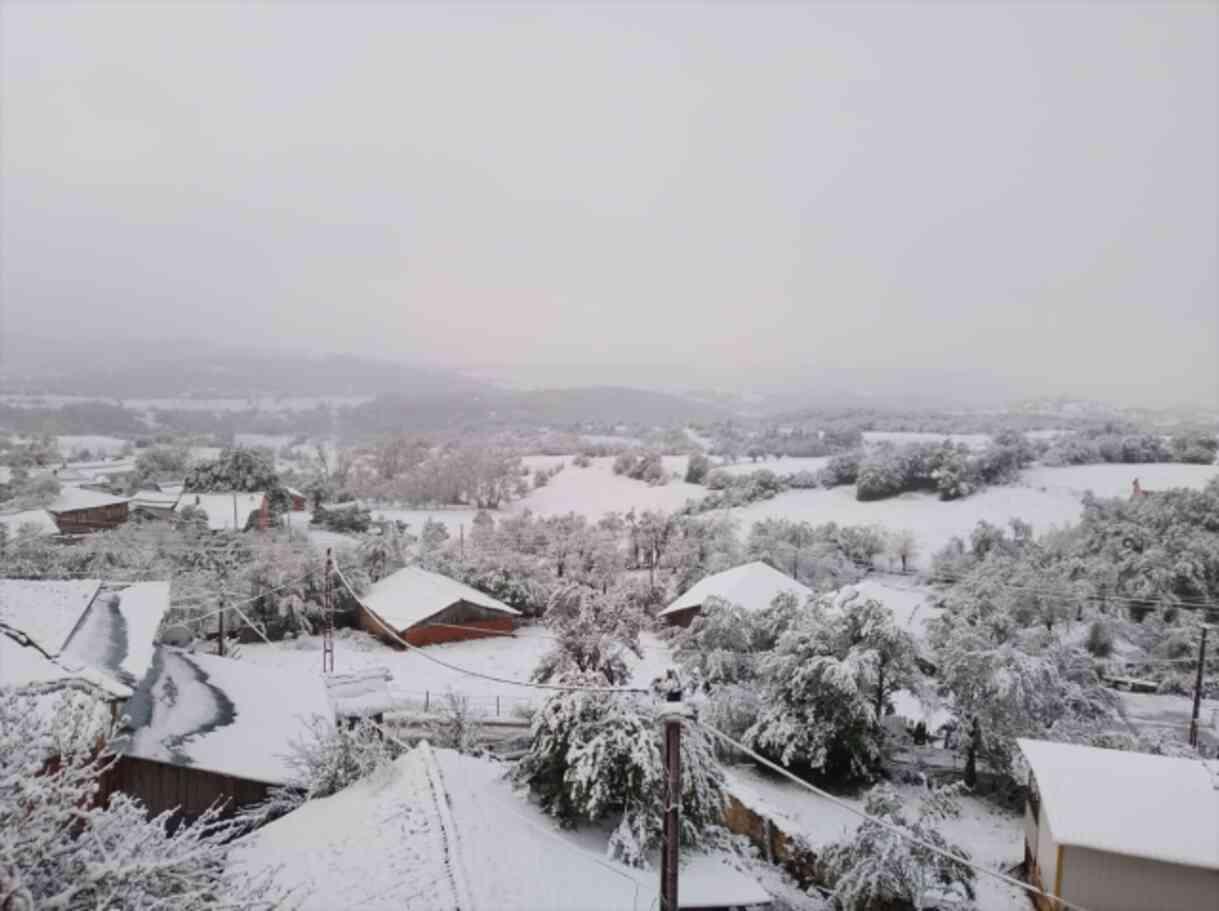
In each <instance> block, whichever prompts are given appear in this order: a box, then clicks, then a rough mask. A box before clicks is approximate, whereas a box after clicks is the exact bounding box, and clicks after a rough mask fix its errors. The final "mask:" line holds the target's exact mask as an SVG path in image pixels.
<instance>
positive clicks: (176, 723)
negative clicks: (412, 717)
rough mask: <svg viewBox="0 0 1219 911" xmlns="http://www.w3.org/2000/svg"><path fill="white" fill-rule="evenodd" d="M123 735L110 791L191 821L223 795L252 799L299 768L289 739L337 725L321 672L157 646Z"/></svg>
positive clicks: (233, 803) (242, 801)
mask: <svg viewBox="0 0 1219 911" xmlns="http://www.w3.org/2000/svg"><path fill="white" fill-rule="evenodd" d="M126 714H127V716H128V718H129V727H128V730H127V732H126V733H127V734H128V735H129V738H128V741H127V744H126V746H125V748H124V750H123V754H122V756H121V757H120V758H119V761H118V763H117V764H116V765H115V768H114V770H113V772H112V774H111V776H110V780H109V781H108V787H109V789H110V790H119V791H124V792H125V793H128V794H130V795H132V796H133V797H138V798H139V799H140V800H142V801H143V802H144V804H145V805H146V806H147V807H148V809H149V811H150V812H151V813H154V814H155V813H160V812H162V811H165V810H177V811H178V812H179V813H180V814H181V815H182V817H183V818H185V819H187V820H190V819H194V818H196V817H197V816H198V815H199V814H200V813H202V812H203V811H204V810H206V809H207V808H208V807H209V806H211V805H212V804H213V803H215V802H216V801H219V800H223V801H227V802H228V804H229V809H230V810H236V809H237V808H240V807H242V806H246V805H249V804H252V803H257V802H259V801H260V800H263V799H265V798H266V796H267V795H268V793H269V791H270V789H271V788H272V787H274V786H277V785H292V784H295V783H296V781H297V773H296V771H295V769H294V768H293V766H292V764H291V762H290V757H291V756H292V751H293V746H294V744H295V743H297V742H298V741H301V740H304V739H306V738H307V737H308V733H309V726H310V725H311V724H312V723H313V720H314V719H315V718H319V719H321V720H322V723H323V724H324V725H333V724H334V709H333V708H331V705H330V699H329V697H328V696H327V693H326V685H325V683H324V682H323V680H322V677H321V675H320V674H312V673H306V672H302V671H290V670H286V669H282V668H275V669H272V668H267V667H261V666H259V665H257V664H253V663H251V662H249V661H242V660H239V659H234V658H220V657H217V656H215V655H200V654H191V653H189V652H186V651H183V650H180V649H174V648H169V647H167V646H157V648H156V650H155V654H154V656H153V659H152V666H151V668H150V669H149V671H148V673H147V674H146V675H145V676H144V679H143V680H141V681H140V684H139V686H137V687H136V690H135V693H134V695H132V697H131V699H130V701H129V702H128V704H127V710H126Z"/></svg>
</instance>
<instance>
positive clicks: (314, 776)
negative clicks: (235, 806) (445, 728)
mask: <svg viewBox="0 0 1219 911" xmlns="http://www.w3.org/2000/svg"><path fill="white" fill-rule="evenodd" d="M401 753H402V748H401V747H400V746H398V744H396V743H395V742H394V741H392V740H390V739H389V738H387V737H385V736H384V735H383V734H382V733H381V731H380V730H379V729H378V727H377V725H376V724H375V723H374V722H372V721H371V720H368V719H363V718H361V719H359V720H357V721H356V722H355V723H354V724H347V723H343V722H340V723H339V724H338V725H334V724H332V723H331V722H330V721H329V720H327V719H324V718H316V717H315V718H314V719H312V721H311V722H310V724H309V733H308V735H306V736H305V737H304V738H302V739H298V740H296V741H294V742H293V744H292V752H291V754H290V755H289V756H288V757H287V760H288V764H289V765H290V766H291V767H292V769H293V771H294V772H295V774H296V778H297V786H296V787H284V788H273V789H272V790H271V793H270V796H269V797H268V798H267V799H266V800H265V801H263V802H262V803H259V804H256V805H254V806H252V807H250V808H248V809H247V810H245V811H244V812H243V813H241V814H240V819H241V822H242V823H243V824H244V825H247V826H252V825H261V824H262V823H264V822H266V821H268V820H270V819H274V818H276V817H279V816H282V815H284V814H285V813H289V812H291V811H292V810H294V809H296V808H297V807H299V806H300V805H301V804H303V803H304V802H305V801H306V800H312V799H314V798H316V797H328V796H330V795H331V794H336V793H338V792H339V791H341V790H343V788H345V787H347V786H348V785H349V784H352V783H353V782H356V781H359V780H360V779H361V778H363V777H364V776H366V775H369V774H371V773H372V772H373V771H375V770H376V769H377V768H379V767H380V766H382V765H385V764H388V763H390V762H392V761H393V760H394V759H396V758H397V757H398V756H399V755H401Z"/></svg>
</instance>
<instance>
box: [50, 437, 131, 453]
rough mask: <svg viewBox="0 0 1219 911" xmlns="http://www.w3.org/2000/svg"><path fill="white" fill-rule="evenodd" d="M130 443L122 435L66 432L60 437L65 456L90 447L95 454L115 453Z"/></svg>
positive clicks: (60, 449)
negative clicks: (76, 434) (110, 435)
mask: <svg viewBox="0 0 1219 911" xmlns="http://www.w3.org/2000/svg"><path fill="white" fill-rule="evenodd" d="M128 443H129V441H128V440H124V439H122V438H121V437H108V436H98V435H89V434H86V435H80V436H75V435H70V434H65V435H64V436H61V437H59V451H60V452H62V453H63V454H64V455H65V456H67V455H71V454H72V453H73V452H76V451H77V450H78V449H88V450H89V451H90V452H92V453H93V454H94V455H97V454H99V453H104V454H106V455H115V454H117V453H118V452H119V450H121V449H122V448H123V447H124V446H126V445H128Z"/></svg>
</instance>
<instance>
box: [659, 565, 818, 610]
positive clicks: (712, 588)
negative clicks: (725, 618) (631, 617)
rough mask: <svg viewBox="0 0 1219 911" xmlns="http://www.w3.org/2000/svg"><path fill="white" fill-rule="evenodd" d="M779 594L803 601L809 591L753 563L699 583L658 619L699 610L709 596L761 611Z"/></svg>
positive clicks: (788, 578) (747, 608)
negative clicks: (683, 611) (787, 594)
mask: <svg viewBox="0 0 1219 911" xmlns="http://www.w3.org/2000/svg"><path fill="white" fill-rule="evenodd" d="M783 592H792V593H793V594H794V595H795V596H796V597H797V598H799V599H800V600H801V601H803V600H804V599H805V598H807V597H809V596H810V595H811V594H812V593H813V590H812V589H811V588H809V587H808V586H807V585H802V584H801V583H800V582H797V581H796V580H795V579H793V578H792V577H791V576H787V575H784V574H783V573H781V572H779V571H778V570H777V569H775V568H774V567H772V566H768V565H766V564H765V563H763V562H761V561H760V560H756V561H754V562H753V563H745V564H743V565H741V566H734V567H733V568H732V569H726V570H724V571H723V572H722V573H715V574H714V575H712V576H708V577H707V578H705V579H703V580H701V581H700V582H698V583H696V584H695V585H694V586H693V587H691V588H690V590H689V591H687V592H686V593H685V594H684V595H682V596H681V597H680V598H678V599H677V600H676V601H674V602H673V603H672V604H670V605H669V606H668V607H666V608H665V609H664V610H662V611H661V612H660V614H659V616H662V617H663V616H664V615H665V614H672V613H676V612H677V611H681V610H686V609H688V608H691V607H699V606H700V605H702V603H703V602H704V601H706V600H707V599H708V598H711V597H716V598H723V599H724V600H725V601H727V602H728V603H729V604H738V605H740V606H741V607H743V608H745V609H746V610H762V609H764V608H767V607H770V603H771V602H772V601H773V600H774V599H775V596H776V595H779V594H782V593H783Z"/></svg>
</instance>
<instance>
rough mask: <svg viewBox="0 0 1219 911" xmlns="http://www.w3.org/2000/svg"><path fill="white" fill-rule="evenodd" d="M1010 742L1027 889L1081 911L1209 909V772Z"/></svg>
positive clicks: (1218, 797)
mask: <svg viewBox="0 0 1219 911" xmlns="http://www.w3.org/2000/svg"><path fill="white" fill-rule="evenodd" d="M1019 743H1020V749H1021V750H1022V751H1023V753H1024V757H1025V759H1026V760H1027V761H1028V764H1029V767H1030V769H1031V770H1032V774H1031V780H1030V782H1029V800H1028V803H1027V804H1026V806H1025V814H1024V832H1025V838H1024V844H1025V848H1024V849H1025V866H1026V869H1027V870H1028V872H1029V877H1030V880H1031V881H1032V882H1033V883H1034V884H1035V885H1037V886H1038V887H1039V888H1041V889H1042V890H1043V891H1045V892H1048V893H1050V894H1051V895H1055V896H1057V897H1059V898H1062V899H1064V900H1066V901H1068V902H1075V903H1078V904H1079V905H1080V906H1081V907H1084V908H1087V909H1088V911H1152V909H1154V911H1202V909H1213V908H1219V766H1217V765H1215V764H1213V763H1212V764H1208V763H1205V762H1203V761H1201V760H1196V759H1176V758H1170V757H1167V756H1152V755H1149V754H1146V753H1128V752H1124V751H1122V750H1103V749H1097V748H1095V747H1085V746H1075V745H1073V744H1064V743H1050V742H1048V741H1043V740H1021V741H1020V742H1019ZM1039 907H1040V908H1041V909H1042V911H1050V909H1055V911H1057V907H1059V906H1058V905H1057V903H1055V902H1049V901H1045V900H1042V901H1041V903H1040V905H1039Z"/></svg>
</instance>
